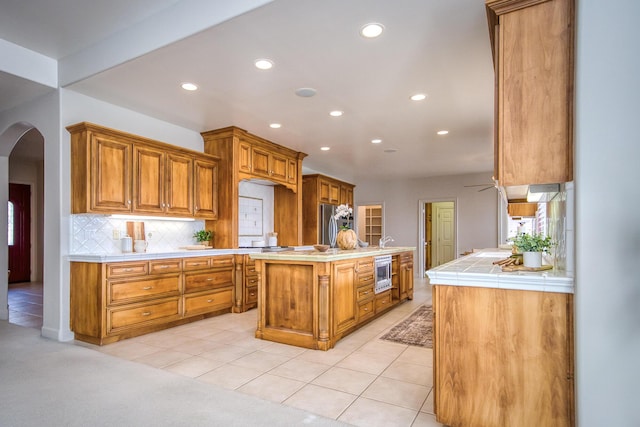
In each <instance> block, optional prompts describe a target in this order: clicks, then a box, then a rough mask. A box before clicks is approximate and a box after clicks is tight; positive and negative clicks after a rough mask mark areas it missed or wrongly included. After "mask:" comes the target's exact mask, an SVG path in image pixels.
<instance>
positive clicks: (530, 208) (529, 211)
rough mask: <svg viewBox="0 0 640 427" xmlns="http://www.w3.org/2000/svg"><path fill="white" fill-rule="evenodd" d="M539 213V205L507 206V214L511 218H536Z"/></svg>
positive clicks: (510, 204) (511, 204)
mask: <svg viewBox="0 0 640 427" xmlns="http://www.w3.org/2000/svg"><path fill="white" fill-rule="evenodd" d="M537 211H538V204H537V203H509V204H508V205H507V213H508V214H509V216H510V217H517V216H520V217H522V216H526V217H533V216H536V212H537Z"/></svg>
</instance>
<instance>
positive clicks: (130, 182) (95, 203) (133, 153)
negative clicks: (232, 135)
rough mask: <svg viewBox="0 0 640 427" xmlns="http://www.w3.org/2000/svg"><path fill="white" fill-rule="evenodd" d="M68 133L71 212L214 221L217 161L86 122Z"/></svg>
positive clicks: (216, 207)
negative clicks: (191, 218)
mask: <svg viewBox="0 0 640 427" xmlns="http://www.w3.org/2000/svg"><path fill="white" fill-rule="evenodd" d="M67 130H68V131H69V132H70V133H71V157H72V162H71V192H72V198H71V211H72V213H107V214H109V213H111V214H113V213H121V214H122V213H124V214H139V215H157V216H179V217H196V218H202V219H216V218H217V214H218V205H217V179H218V178H217V160H218V159H217V158H216V157H214V156H210V155H206V154H204V153H198V152H195V151H191V150H186V149H182V148H179V147H176V146H173V145H169V144H164V143H161V142H157V141H153V140H149V139H146V138H142V137H139V136H136V135H131V134H127V133H124V132H120V131H116V130H113V129H108V128H104V127H101V126H97V125H93V124H90V123H79V124H77V125H73V126H69V127H68V128H67Z"/></svg>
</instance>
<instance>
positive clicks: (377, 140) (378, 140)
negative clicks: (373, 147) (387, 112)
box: [371, 138, 382, 144]
mask: <svg viewBox="0 0 640 427" xmlns="http://www.w3.org/2000/svg"><path fill="white" fill-rule="evenodd" d="M381 142H382V140H381V139H379V138H376V139H372V140H371V143H372V144H380V143H381Z"/></svg>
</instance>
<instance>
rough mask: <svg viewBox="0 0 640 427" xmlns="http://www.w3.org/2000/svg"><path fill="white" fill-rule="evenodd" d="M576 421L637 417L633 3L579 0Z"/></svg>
mask: <svg viewBox="0 0 640 427" xmlns="http://www.w3.org/2000/svg"><path fill="white" fill-rule="evenodd" d="M577 12H578V14H577V30H578V31H577V52H576V54H577V55H576V56H577V64H576V122H575V124H576V139H575V140H576V144H575V160H576V161H575V165H576V179H575V183H576V185H575V187H576V282H577V283H576V294H575V303H576V305H575V311H576V350H577V351H576V363H577V366H576V367H577V375H576V383H577V425H579V426H581V427H591V426H593V427H599V426H617V427H624V426H638V425H640V386H639V385H640V366H639V365H638V361H640V275H639V272H638V264H639V262H640V214H639V212H640V185H639V183H640V167H638V165H639V164H640V136H639V135H640V132H639V131H638V117H640V108H639V107H638V102H639V101H638V100H640V55H638V41H639V40H640V26H639V25H638V20H639V19H640V2H638V1H637V0H610V1H606V2H605V1H586V0H585V1H578V9H577Z"/></svg>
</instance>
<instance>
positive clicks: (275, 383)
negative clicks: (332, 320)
mask: <svg viewBox="0 0 640 427" xmlns="http://www.w3.org/2000/svg"><path fill="white" fill-rule="evenodd" d="M423 303H429V304H430V303H431V289H430V287H429V285H428V282H427V281H426V280H416V281H415V295H414V299H413V300H412V301H407V302H405V303H403V304H401V305H399V306H397V307H396V308H394V309H393V310H391V311H390V312H389V313H387V314H385V315H384V316H382V317H380V318H379V319H376V320H375V321H373V322H371V323H369V324H368V325H366V326H364V327H362V328H361V329H359V330H357V331H356V332H354V333H352V334H351V335H349V336H347V337H345V338H343V339H342V340H340V341H339V342H338V343H337V345H336V346H335V348H333V349H331V350H329V351H320V350H308V349H304V348H299V347H295V346H289V345H285V344H279V343H274V342H270V341H264V340H259V339H256V338H255V337H254V332H255V327H256V321H257V319H256V315H257V310H255V309H253V310H249V311H247V312H245V313H241V314H236V313H229V314H224V315H221V316H217V317H212V318H209V319H205V320H201V321H198V322H194V323H191V324H187V325H182V326H178V327H175V328H171V329H167V330H164V331H160V332H155V333H152V334H148V335H144V336H140V337H136V338H131V339H127V340H123V341H120V342H117V343H113V344H109V345H106V346H102V347H99V346H93V345H89V344H85V343H80V342H77V343H78V344H79V345H83V346H87V347H89V348H93V349H95V350H97V351H101V352H103V353H107V354H110V355H112V356H115V357H119V358H124V359H128V360H132V361H134V362H138V363H144V364H147V365H150V366H153V367H156V368H159V369H163V370H166V371H170V372H173V373H176V374H179V375H183V376H187V377H191V378H194V379H196V380H197V381H202V382H205V383H210V384H213V385H216V386H219V387H223V388H225V389H228V390H234V391H236V392H240V393H245V394H249V395H253V396H257V397H259V398H262V399H266V400H269V401H273V402H277V403H280V404H283V405H287V406H292V407H296V408H300V409H303V410H306V411H309V412H312V413H315V414H319V415H322V416H325V417H329V418H333V419H337V420H339V421H343V422H345V423H348V424H352V425H356V426H416V427H417V426H439V425H440V424H438V423H437V422H436V421H435V416H434V415H433V368H432V366H433V364H432V360H433V353H432V350H431V349H427V348H421V347H415V346H408V345H403V344H397V343H393V342H389V341H383V340H380V339H379V337H380V336H381V335H383V334H384V333H385V332H386V331H387V330H389V329H390V328H391V327H393V326H394V325H395V324H397V323H398V322H399V321H401V320H402V319H404V318H405V317H407V316H408V315H409V314H411V313H412V312H413V311H414V310H415V309H416V308H417V307H418V306H420V305H421V304H423Z"/></svg>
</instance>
